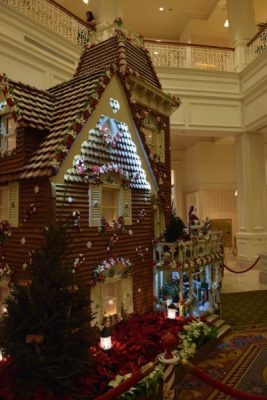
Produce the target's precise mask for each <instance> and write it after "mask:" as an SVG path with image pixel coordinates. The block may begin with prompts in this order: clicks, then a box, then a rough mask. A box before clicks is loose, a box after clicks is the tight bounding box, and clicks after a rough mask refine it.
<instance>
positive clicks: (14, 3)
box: [0, 0, 89, 46]
mask: <svg viewBox="0 0 267 400" xmlns="http://www.w3.org/2000/svg"><path fill="white" fill-rule="evenodd" d="M0 5H2V6H6V7H9V8H13V9H15V10H16V11H17V12H19V13H21V14H23V15H25V16H26V17H28V18H30V19H32V20H33V21H35V22H36V23H38V24H40V25H42V26H44V27H46V28H48V29H50V30H52V31H53V32H55V33H57V34H59V35H60V36H62V37H63V38H65V39H67V40H69V41H70V42H72V43H73V44H75V45H79V46H86V44H87V43H88V36H89V32H88V27H87V25H86V23H85V22H84V21H82V20H81V19H79V18H78V17H76V16H75V15H73V14H72V13H70V12H68V11H67V10H66V9H65V8H63V7H61V6H60V5H58V4H57V3H55V2H53V1H52V0H0Z"/></svg>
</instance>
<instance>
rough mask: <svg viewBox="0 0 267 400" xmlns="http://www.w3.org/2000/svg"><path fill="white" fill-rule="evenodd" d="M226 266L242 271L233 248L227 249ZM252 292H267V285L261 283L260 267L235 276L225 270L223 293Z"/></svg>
mask: <svg viewBox="0 0 267 400" xmlns="http://www.w3.org/2000/svg"><path fill="white" fill-rule="evenodd" d="M225 264H226V265H227V266H229V267H230V268H232V269H237V270H238V269H240V268H239V267H238V263H237V260H236V257H234V256H233V255H232V249H231V248H226V249H225ZM252 290H267V284H262V283H260V282H259V266H258V265H256V266H255V267H254V268H253V269H252V270H250V271H248V272H245V273H242V274H234V273H233V272H230V271H228V270H227V269H224V278H223V284H222V293H233V292H248V291H252Z"/></svg>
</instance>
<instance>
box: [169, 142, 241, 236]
mask: <svg viewBox="0 0 267 400" xmlns="http://www.w3.org/2000/svg"><path fill="white" fill-rule="evenodd" d="M177 154H178V153H177ZM179 156H180V158H181V163H180V174H182V185H181V191H182V199H183V200H182V202H183V208H182V215H181V217H182V218H183V220H184V222H187V214H188V207H189V203H190V201H191V202H192V200H193V199H195V200H196V199H197V200H196V204H195V202H193V203H192V204H190V205H193V204H194V205H195V206H196V208H197V214H198V216H199V218H200V219H201V220H204V219H205V218H206V217H209V218H210V219H231V221H232V232H233V234H235V233H236V232H237V199H236V197H235V190H236V157H235V144H234V143H230V144H229V143H228V144H224V143H223V142H221V141H220V142H215V141H209V142H206V141H205V142H198V143H196V144H194V145H193V146H191V147H190V148H188V149H186V150H185V151H184V152H183V155H182V156H181V153H179ZM172 166H173V168H175V166H176V164H175V162H173V165H172ZM178 190H179V188H176V193H177V191H178ZM177 208H178V209H179V207H177Z"/></svg>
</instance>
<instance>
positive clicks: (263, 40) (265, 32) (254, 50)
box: [248, 27, 267, 62]
mask: <svg viewBox="0 0 267 400" xmlns="http://www.w3.org/2000/svg"><path fill="white" fill-rule="evenodd" d="M266 49H267V27H264V28H263V29H262V30H261V31H260V32H258V34H257V35H256V36H255V37H254V38H253V39H252V40H251V41H250V42H249V43H248V57H249V62H251V61H253V60H254V59H255V58H256V57H257V56H259V55H260V54H261V53H263V52H264V51H266Z"/></svg>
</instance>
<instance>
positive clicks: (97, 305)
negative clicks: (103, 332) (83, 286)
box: [91, 283, 103, 326]
mask: <svg viewBox="0 0 267 400" xmlns="http://www.w3.org/2000/svg"><path fill="white" fill-rule="evenodd" d="M102 285H103V284H102V283H97V284H96V285H95V286H91V311H92V317H93V320H92V325H95V324H97V325H98V326H100V325H101V324H102V319H103V313H102Z"/></svg>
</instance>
